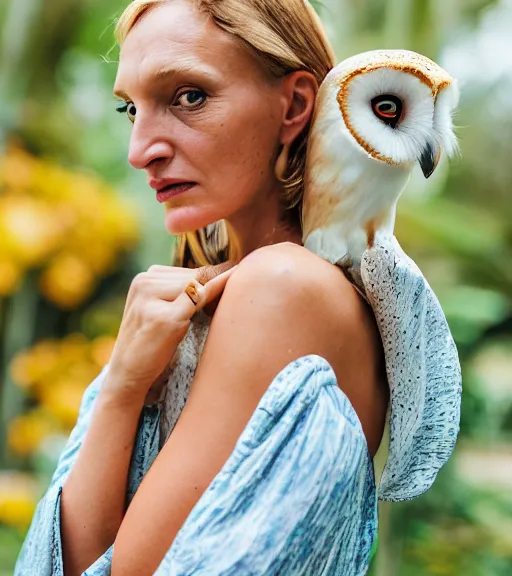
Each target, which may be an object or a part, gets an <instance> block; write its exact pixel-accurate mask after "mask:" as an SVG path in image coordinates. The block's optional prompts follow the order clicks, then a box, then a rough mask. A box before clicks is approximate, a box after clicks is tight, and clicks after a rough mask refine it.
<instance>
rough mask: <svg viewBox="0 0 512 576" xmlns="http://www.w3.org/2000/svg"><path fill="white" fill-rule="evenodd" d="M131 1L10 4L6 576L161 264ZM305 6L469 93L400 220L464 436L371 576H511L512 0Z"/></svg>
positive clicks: (2, 44) (0, 501)
mask: <svg viewBox="0 0 512 576" xmlns="http://www.w3.org/2000/svg"><path fill="white" fill-rule="evenodd" d="M126 3H127V0H80V1H79V0H4V2H2V3H0V32H1V37H0V104H1V106H0V576H6V575H7V574H12V569H13V566H14V561H15V558H16V555H17V553H18V551H19V547H20V546H21V543H22V541H23V537H24V533H25V531H26V529H27V527H28V525H29V523H30V519H31V516H32V514H33V510H34V506H35V503H36V502H37V500H38V498H39V497H40V495H41V492H42V491H43V490H44V489H45V487H46V485H47V483H48V480H49V477H50V475H51V473H52V472H53V469H54V467H55V463H56V460H57V458H58V455H59V453H60V451H61V450H62V447H63V445H64V442H65V440H66V437H67V435H68V434H69V431H70V430H71V428H72V426H73V423H74V421H75V419H76V415H77V409H78V405H79V401H80V397H81V394H82V393H83V390H84V388H85V387H86V386H87V384H88V383H89V382H90V381H91V380H92V379H93V378H94V376H95V375H96V374H97V373H98V372H99V371H100V369H101V367H102V366H103V365H104V364H105V363H106V362H107V361H108V358H109V355H110V353H111V350H112V346H113V343H114V341H115V337H116V334H117V330H118V327H119V323H120V319H121V315H122V310H123V307H124V299H125V297H126V291H127V289H128V286H129V283H130V281H131V279H132V278H133V276H134V275H135V274H136V273H137V272H138V271H140V270H143V269H145V268H147V267H148V266H149V265H151V264H168V263H169V262H170V257H171V251H172V245H173V242H172V238H169V236H168V235H167V234H166V232H165V230H164V227H163V218H162V214H161V210H160V208H159V207H158V206H157V205H156V203H155V202H153V201H151V200H150V197H149V196H147V193H148V191H147V189H146V187H145V183H144V177H143V175H141V174H136V173H135V172H134V171H133V170H131V169H129V168H128V165H127V162H126V152H127V144H128V140H129V131H130V125H129V122H128V121H126V119H125V118H123V117H122V116H119V115H117V114H115V112H114V108H115V106H116V101H115V99H114V98H113V96H112V95H111V90H112V85H113V80H114V77H115V71H116V65H115V62H113V61H115V59H116V52H115V51H113V52H111V48H112V46H113V34H112V32H113V22H114V19H115V17H116V16H117V15H119V13H120V11H121V10H122V8H123V6H124V5H125V4H126ZM313 4H314V5H315V7H316V8H317V10H318V12H319V14H320V16H321V18H322V19H323V20H324V22H325V23H326V26H327V28H328V32H329V35H330V36H331V39H332V41H333V43H334V44H335V47H336V51H337V55H338V58H339V60H341V59H343V58H345V57H347V56H350V55H352V54H355V53H357V52H361V51H364V50H370V49H375V48H409V49H413V50H416V51H419V52H422V53H424V54H426V55H427V56H430V57H431V58H433V59H435V60H436V61H438V62H439V63H441V64H442V65H444V66H445V67H446V68H447V70H448V71H450V72H451V73H452V74H453V75H454V76H456V77H457V78H458V79H459V80H460V84H461V88H462V101H461V106H460V109H459V112H458V115H457V118H456V123H457V125H458V134H459V136H460V140H461V151H462V155H461V159H459V160H457V161H454V162H452V163H451V164H450V165H448V164H447V163H443V164H442V165H441V166H440V168H439V169H438V171H437V172H436V174H435V176H434V177H433V178H432V179H431V180H429V181H425V180H424V179H423V178H422V177H421V174H419V173H418V174H416V175H415V177H414V178H413V180H412V182H411V184H410V185H409V187H408V190H407V192H406V194H405V196H404V198H403V199H402V201H401V203H400V206H399V214H398V221H397V227H396V233H397V236H398V238H399V240H400V242H401V243H402V245H403V247H404V248H405V249H406V250H407V251H408V252H409V253H410V254H411V256H412V257H413V258H414V259H415V260H416V262H417V263H418V264H419V265H420V267H421V268H422V270H423V271H424V273H425V275H426V277H427V278H428V280H429V282H430V283H431V284H432V286H433V287H434V290H435V291H436V294H437V295H438V297H439V299H440V301H441V303H442V305H443V308H444V310H445V312H446V314H447V317H448V320H449V322H450V326H451V328H452V331H453V334H454V336H455V338H456V340H457V344H458V347H459V351H460V356H461V362H462V367H463V375H464V397H463V415H462V423H461V435H460V441H459V443H458V445H457V448H456V452H455V456H454V458H453V459H452V460H451V462H450V463H449V465H447V466H446V467H445V468H444V469H443V470H442V472H441V474H440V475H439V477H438V480H437V482H436V484H435V486H434V487H433V488H432V490H430V491H429V492H428V493H427V494H426V495H424V496H423V497H421V498H420V499H418V500H417V501H414V502H410V503H405V504H400V505H389V506H388V505H384V506H381V509H380V530H379V546H378V550H377V554H376V557H375V560H374V563H373V566H372V573H373V574H374V575H376V576H412V575H414V576H427V575H440V576H441V575H450V576H451V575H459V574H464V575H468V576H473V575H474V576H477V575H478V576H480V575H482V576H484V575H485V576H502V575H503V576H504V575H508V574H511V573H512V268H511V266H510V264H509V263H510V261H511V260H512V203H511V202H510V199H509V194H510V192H509V191H510V190H512V170H511V169H510V166H509V163H510V162H509V158H510V157H511V156H512V105H511V102H512V100H511V98H510V94H511V93H512V57H511V54H512V35H511V34H510V30H512V0H357V1H356V0H322V1H319V2H313ZM377 465H378V466H380V465H381V463H380V462H378V464H377Z"/></svg>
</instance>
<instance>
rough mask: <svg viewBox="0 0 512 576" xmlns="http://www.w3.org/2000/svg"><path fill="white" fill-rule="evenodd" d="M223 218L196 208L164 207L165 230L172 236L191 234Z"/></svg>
mask: <svg viewBox="0 0 512 576" xmlns="http://www.w3.org/2000/svg"><path fill="white" fill-rule="evenodd" d="M223 218H224V216H222V215H219V214H212V213H206V212H205V211H204V210H200V209H199V208H198V207H197V206H186V207H185V206H183V207H176V206H169V205H167V204H166V207H165V229H166V230H167V232H168V233H169V234H171V235H172V236H176V235H178V234H185V233H186V232H193V231H195V230H199V229H200V228H205V227H206V226H208V225H209V224H213V223H214V222H217V221H219V220H222V219H223Z"/></svg>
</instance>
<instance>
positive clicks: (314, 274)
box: [112, 245, 386, 576]
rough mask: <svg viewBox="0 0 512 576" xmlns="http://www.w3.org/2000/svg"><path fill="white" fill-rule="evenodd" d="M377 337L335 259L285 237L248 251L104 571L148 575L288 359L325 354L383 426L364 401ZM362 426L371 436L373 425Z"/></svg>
mask: <svg viewBox="0 0 512 576" xmlns="http://www.w3.org/2000/svg"><path fill="white" fill-rule="evenodd" d="M377 342H378V336H376V330H375V326H374V324H373V321H372V319H371V316H370V315H369V314H368V312H367V309H366V307H365V306H364V305H363V304H362V302H361V299H360V297H359V296H358V295H357V293H356V291H355V290H354V289H353V288H352V286H350V284H348V282H347V281H346V280H345V278H344V277H343V275H342V273H341V272H340V271H339V270H338V269H336V268H335V267H333V266H331V265H330V264H328V263H326V262H324V261H322V260H321V259H319V258H318V257H316V256H314V255H312V254H311V253H309V252H307V251H306V250H304V249H301V248H300V247H297V246H292V245H277V246H271V247H267V248H264V249H261V250H258V251H256V252H254V253H253V254H251V255H250V256H249V257H247V258H246V259H245V260H244V261H243V262H242V263H241V264H240V266H239V269H238V271H237V272H236V273H235V274H234V275H233V277H232V278H231V279H230V281H229V283H228V285H227V287H226V291H225V293H224V295H223V297H222V300H221V302H220V304H219V307H218V309H217V311H216V313H215V316H214V319H213V321H212V325H211V328H210V333H209V335H208V339H207V342H206V345H205V349H204V352H203V355H202V357H201V361H200V363H199V366H198V369H197V372H196V376H195V379H194V382H193V384H192V387H191V392H190V397H189V400H188V402H187V405H186V407H185V409H184V411H183V414H182V416H181V417H180V420H179V421H178V424H177V426H176V428H175V430H174V431H173V433H172V435H171V437H170V439H169V440H168V442H167V443H166V445H165V446H164V448H163V450H162V451H161V453H160V454H159V456H158V457H157V459H156V461H155V463H154V464H153V466H152V468H151V470H150V471H149V473H148V474H147V475H146V477H145V479H144V481H143V483H142V485H141V487H140V489H139V491H138V492H137V494H136V496H135V498H134V500H133V502H132V504H131V505H130V507H129V509H128V511H127V514H126V516H125V518H124V520H123V523H122V525H121V528H120V529H119V533H118V536H117V539H116V542H115V547H114V549H115V550H114V558H113V564H112V573H113V575H114V576H118V575H120V574H122V575H123V576H124V575H126V576H128V575H130V574H137V575H144V574H148V575H149V574H153V572H154V571H155V570H156V568H157V567H158V565H159V563H160V561H161V560H162V558H163V557H164V555H165V553H166V552H167V550H168V549H169V547H170V546H171V544H172V542H173V540H174V538H175V536H176V534H177V532H178V530H179V529H180V527H181V526H182V524H183V522H184V521H185V519H186V518H187V516H188V514H189V512H190V511H191V509H192V508H193V506H194V505H195V503H196V502H197V501H198V499H199V498H200V496H201V495H202V494H203V492H204V491H205V490H206V488H207V487H208V485H209V484H210V482H211V481H212V480H213V478H214V477H215V475H216V474H217V473H218V472H219V470H220V469H221V468H222V466H223V464H224V463H225V461H226V460H227V458H228V457H229V455H230V454H231V452H232V450H233V448H234V446H235V444H236V441H237V439H238V438H239V436H240V434H241V432H242V431H243V429H244V427H245V426H246V424H247V422H248V421H249V419H250V417H251V415H252V413H253V412H254V410H255V408H256V406H257V404H258V402H259V401H260V399H261V397H262V396H263V394H264V392H265V391H266V389H267V387H268V385H269V383H270V382H271V381H272V379H273V378H274V377H275V376H276V374H277V373H278V372H279V371H280V370H281V369H282V368H284V367H285V366H286V365H287V364H288V363H289V362H291V361H292V360H294V359H296V358H299V357H301V356H304V355H308V354H317V355H319V356H322V357H323V358H325V359H327V360H328V361H329V362H330V363H331V365H332V366H333V367H334V369H335V371H336V373H337V376H338V381H339V382H340V384H341V385H342V387H343V389H344V390H345V391H346V393H347V395H348V396H349V397H350V399H351V400H352V402H353V403H354V405H355V407H356V410H358V412H359V414H360V416H362V417H364V419H365V420H366V422H369V421H370V420H371V419H373V421H375V420H377V421H378V420H381V421H382V425H383V422H384V416H385V410H386V406H385V399H384V398H383V395H379V394H375V395H373V399H370V400H369V399H368V396H369V395H370V396H371V395H372V391H373V390H377V388H378V384H377V380H378V378H379V369H380V353H379V345H378V344H377ZM340 374H343V381H341V380H340ZM376 414H377V415H378V418H375V415H376ZM362 419H363V418H362ZM368 430H369V431H370V432H369V433H370V434H373V435H374V436H375V438H372V441H373V443H374V444H375V441H376V438H377V436H379V438H378V440H380V434H381V433H382V429H380V430H377V429H375V430H374V431H372V428H371V426H370V427H369V428H368ZM377 444H378V441H377Z"/></svg>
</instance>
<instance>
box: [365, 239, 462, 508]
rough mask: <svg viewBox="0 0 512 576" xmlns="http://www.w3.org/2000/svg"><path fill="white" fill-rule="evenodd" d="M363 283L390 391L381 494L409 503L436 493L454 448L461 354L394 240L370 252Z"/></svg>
mask: <svg viewBox="0 0 512 576" xmlns="http://www.w3.org/2000/svg"><path fill="white" fill-rule="evenodd" d="M361 277H362V280H363V283H364V286H365V291H366V297H367V298H368V301H369V303H370V305H371V307H372V308H373V311H374V313H375V318H376V320H377V324H378V327H379V331H380V334H381V338H382V343H383V348H384V354H385V360H386V371H387V375H388V382H389V387H390V391H391V411H390V442H389V452H388V458H387V462H386V466H385V468H384V472H383V474H382V477H381V480H380V486H379V491H378V494H379V498H380V499H381V500H387V501H401V500H410V499H412V498H415V497H416V496H419V495H420V494H422V493H423V492H425V491H426V490H428V489H429V488H430V487H431V485H432V483H433V482H434V480H435V477H436V475H437V473H438V471H439V469H440V468H441V466H443V464H445V463H446V461H447V460H448V458H449V457H450V455H451V454H452V452H453V449H454V447H455V442H456V439H457V434H458V431H459V420H460V404H461V393H462V383H461V371H460V364H459V358H458V353H457V348H456V346H455V342H454V341H453V338H452V335H451V333H450V329H449V327H448V323H447V321H446V318H445V315H444V313H443V310H442V308H441V306H440V304H439V301H438V300H437V298H436V296H435V294H434V292H433V291H432V288H431V287H430V285H429V284H428V282H427V280H426V279H425V277H424V276H423V274H422V273H421V270H420V269H419V268H418V267H417V266H416V264H415V263H414V262H413V261H412V260H411V259H410V258H409V257H408V256H407V255H406V254H405V252H404V251H403V250H402V249H401V247H400V245H399V244H398V241H397V240H396V238H393V240H392V241H391V242H390V243H389V244H388V245H387V246H374V247H372V248H370V249H368V250H367V251H366V252H365V253H364V255H363V260H362V264H361Z"/></svg>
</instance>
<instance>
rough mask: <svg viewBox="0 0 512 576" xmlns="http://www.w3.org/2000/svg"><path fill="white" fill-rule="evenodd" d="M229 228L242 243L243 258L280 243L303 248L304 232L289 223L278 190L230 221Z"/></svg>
mask: <svg viewBox="0 0 512 576" xmlns="http://www.w3.org/2000/svg"><path fill="white" fill-rule="evenodd" d="M227 224H228V228H229V231H230V233H231V234H234V236H235V237H236V238H237V240H238V242H239V243H240V249H241V255H240V256H241V258H243V257H244V256H247V254H250V253H251V252H253V251H254V250H257V249H258V248H262V247H263V246H269V245H271V244H278V243H280V242H293V243H294V244H299V245H302V233H301V230H300V229H299V228H298V227H297V226H296V225H293V224H290V223H289V222H287V221H286V218H285V214H284V213H283V209H282V207H281V205H280V203H279V194H278V191H277V190H273V191H272V192H271V193H269V194H268V195H266V196H263V197H262V198H261V199H259V200H257V201H256V202H255V203H253V204H251V206H248V207H246V208H245V209H244V210H243V211H242V212H239V213H237V214H234V215H233V216H231V217H230V218H228V219H227Z"/></svg>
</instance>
